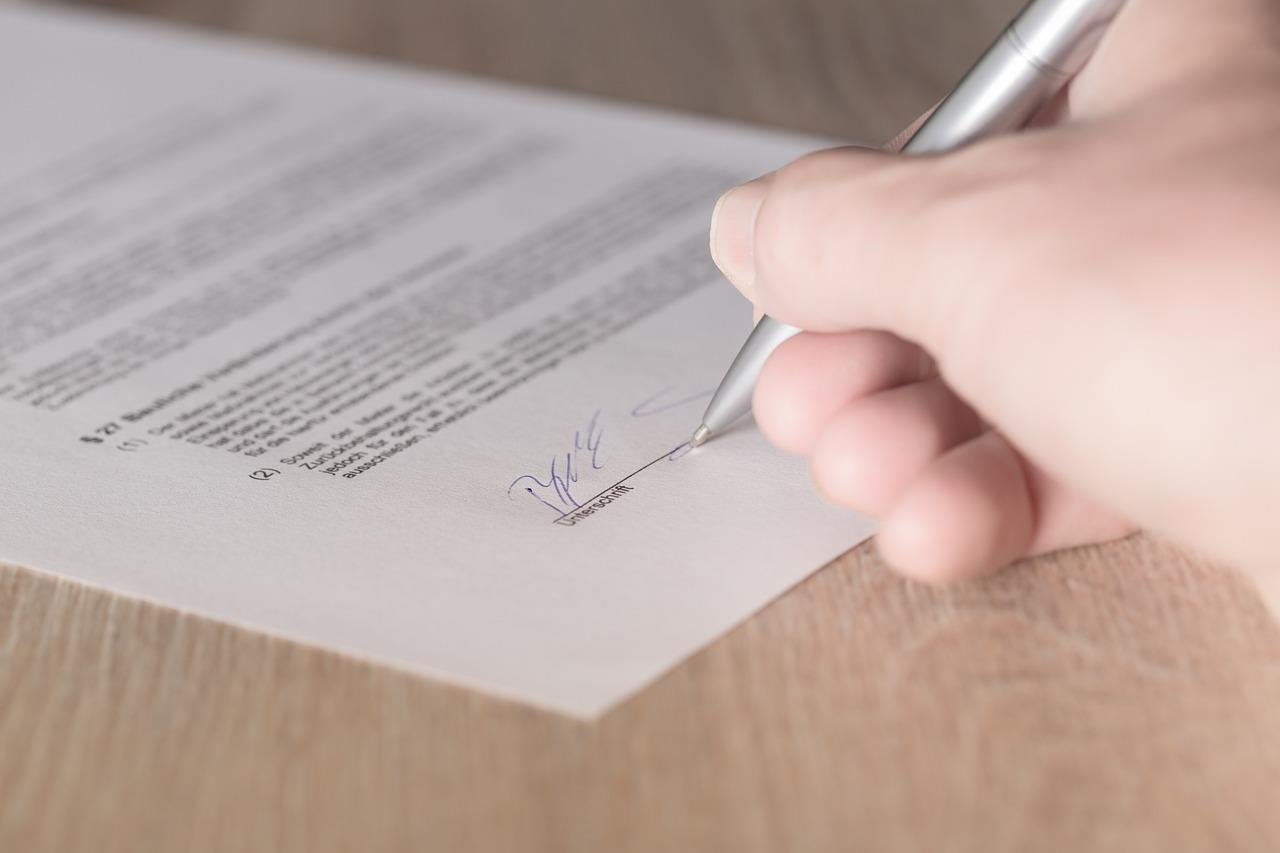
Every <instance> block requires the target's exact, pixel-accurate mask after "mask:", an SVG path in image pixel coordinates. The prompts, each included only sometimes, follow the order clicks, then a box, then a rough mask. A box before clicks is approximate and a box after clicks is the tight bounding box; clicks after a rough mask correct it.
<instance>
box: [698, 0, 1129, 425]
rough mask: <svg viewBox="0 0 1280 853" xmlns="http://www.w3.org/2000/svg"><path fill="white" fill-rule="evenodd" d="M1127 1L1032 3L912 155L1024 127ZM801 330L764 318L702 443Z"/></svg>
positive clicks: (722, 391) (711, 414)
mask: <svg viewBox="0 0 1280 853" xmlns="http://www.w3.org/2000/svg"><path fill="white" fill-rule="evenodd" d="M1123 5H1124V0H1031V2H1030V3H1028V4H1027V5H1026V6H1025V7H1024V8H1023V10H1022V11H1021V12H1020V13H1019V14H1018V16H1017V17H1016V18H1014V20H1013V22H1012V23H1011V24H1009V26H1008V27H1007V28H1006V29H1005V31H1004V32H1003V33H1001V34H1000V37H999V38H998V39H996V42H995V44H993V45H992V46H991V47H990V48H989V49H988V50H987V52H986V53H985V54H983V56H982V58H981V59H979V60H978V62H977V64H976V65H974V66H973V68H971V69H970V70H969V72H968V73H967V74H966V75H965V76H964V78H963V79H962V80H961V81H960V83H959V84H958V85H957V86H956V88H955V89H954V90H953V91H952V92H951V94H950V95H948V96H947V98H946V99H945V100H944V101H943V102H942V103H941V104H939V105H938V108H937V109H936V110H934V112H933V114H932V115H931V116H930V117H929V119H928V120H927V121H926V122H925V123H924V124H923V125H922V126H921V127H920V129H919V130H917V131H916V133H915V134H914V135H913V136H912V137H911V140H910V141H909V142H907V144H906V145H905V146H903V149H902V153H904V154H928V153H937V152H942V151H950V150H952V149H955V148H960V147H963V146H964V145H967V144H969V143H970V142H973V141H975V140H977V139H980V138H982V137H985V136H994V135H996V134H1000V133H1007V132H1010V131H1015V130H1019V129H1021V128H1022V127H1024V126H1025V125H1026V123H1027V122H1028V121H1030V120H1031V118H1032V117H1033V116H1035V114H1036V112H1037V111H1039V110H1040V109H1041V108H1042V107H1043V106H1044V105H1045V104H1046V103H1048V102H1049V100H1050V99H1052V98H1053V97H1054V96H1055V95H1056V94H1057V93H1058V92H1060V91H1061V90H1062V89H1063V87H1065V86H1066V84H1067V82H1068V81H1070V79H1071V78H1072V77H1073V76H1075V75H1076V74H1077V73H1078V72H1079V71H1080V69H1082V68H1084V65H1085V63H1086V62H1088V60H1089V57H1090V56H1092V55H1093V51H1094V49H1095V48H1096V47H1097V46H1098V42H1099V41H1101V39H1102V35H1103V33H1104V32H1105V31H1106V29H1107V27H1108V25H1110V23H1111V21H1112V19H1114V18H1115V16H1116V14H1117V13H1118V12H1119V11H1120V7H1122V6H1123ZM799 331H800V330H799V329H797V328H795V327H794V326H788V325H786V324H785V323H780V322H778V321H777V320H774V319H772V318H771V317H762V318H761V319H760V322H759V323H757V324H756V327H755V329H754V330H753V331H752V332H751V335H750V336H749V337H748V338H747V342H746V343H745V344H743V346H742V349H741V350H739V352H738V355H737V357H736V358H735V359H734V360H733V364H731V365H730V366H729V371H728V372H727V373H726V374H725V376H724V379H722V380H721V381H720V386H719V387H718V388H717V389H716V393H715V395H714V396H713V397H712V398H711V403H710V404H709V405H708V406H707V411H706V413H705V414H704V415H703V416H702V423H701V424H700V425H699V426H698V428H697V430H696V431H695V432H694V433H693V439H692V440H691V443H692V444H693V446H694V447H697V446H698V445H700V444H703V443H704V442H706V441H707V440H708V439H709V438H711V437H712V436H714V435H716V434H718V433H720V432H721V431H723V430H724V429H726V428H727V427H728V426H730V425H731V424H732V423H733V422H734V421H737V420H738V419H739V418H741V417H743V416H744V415H746V414H747V413H748V412H749V411H751V394H752V391H753V390H754V388H755V384H756V378H757V377H758V376H759V375H760V368H761V367H763V366H764V362H765V360H766V359H767V358H768V357H769V354H770V353H771V352H773V351H774V350H775V349H776V348H777V347H778V346H779V345H780V344H781V343H782V342H783V341H785V340H787V339H788V338H790V337H792V336H793V335H795V334H796V333H797V332H799Z"/></svg>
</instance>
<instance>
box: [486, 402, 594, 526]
mask: <svg viewBox="0 0 1280 853" xmlns="http://www.w3.org/2000/svg"><path fill="white" fill-rule="evenodd" d="M603 439H604V427H602V426H600V412H599V411H598V410H597V411H596V413H595V414H594V415H592V416H591V420H590V421H589V422H588V423H587V426H586V428H585V429H580V430H575V431H574V433H573V447H572V449H571V450H569V451H568V452H566V453H562V454H560V455H558V456H553V457H552V458H551V467H550V469H549V471H548V473H547V474H546V477H545V479H544V478H542V477H539V476H538V475H536V474H521V475H520V476H519V477H516V478H515V479H514V480H512V481H511V485H510V486H508V487H507V497H508V498H509V499H513V500H514V499H515V497H516V495H519V494H522V493H523V494H527V495H530V496H532V497H533V498H534V499H535V500H537V501H538V502H539V503H541V504H542V505H543V506H545V507H547V508H548V509H551V510H554V511H555V513H556V514H557V515H560V514H562V513H564V512H566V511H568V510H575V509H577V508H578V507H580V506H581V504H580V503H578V501H577V499H576V498H575V497H574V496H573V487H574V486H575V485H576V484H577V482H578V479H579V477H580V476H581V475H582V474H583V473H584V468H583V466H590V467H589V468H586V470H585V472H586V473H589V472H590V471H599V470H600V469H602V468H603V467H604V464H603V463H602V462H601V461H600V442H601V441H602V440H603Z"/></svg>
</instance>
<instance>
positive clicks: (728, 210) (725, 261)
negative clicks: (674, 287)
mask: <svg viewBox="0 0 1280 853" xmlns="http://www.w3.org/2000/svg"><path fill="white" fill-rule="evenodd" d="M767 189H768V182H767V181H766V179H765V178H757V179H756V180H754V181H750V182H749V183H745V184H742V185H741V186H737V187H734V188H733V189H731V190H729V191H728V192H727V193H725V194H724V195H722V196H720V200H719V201H718V202H716V209H715V210H714V211H713V212H712V214H711V259H712V260H713V261H715V262H716V266H718V267H719V268H720V272H722V273H724V275H725V278H727V279H729V281H730V282H731V283H732V284H733V286H734V287H736V288H738V290H740V291H742V295H743V296H745V297H747V298H748V299H751V300H752V301H754V299H755V285H756V260H755V233H756V216H757V215H758V214H759V213H760V204H761V203H762V202H763V201H764V197H765V192H766V191H767Z"/></svg>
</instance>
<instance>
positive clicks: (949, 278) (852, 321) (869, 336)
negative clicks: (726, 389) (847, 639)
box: [712, 0, 1280, 605]
mask: <svg viewBox="0 0 1280 853" xmlns="http://www.w3.org/2000/svg"><path fill="white" fill-rule="evenodd" d="M1278 102H1280V6H1277V5H1276V4H1274V3H1271V2H1268V0H1212V2H1210V0H1130V3H1129V5H1128V6H1127V7H1126V9H1125V11H1124V12H1123V13H1122V14H1121V16H1120V18H1119V19H1118V20H1117V21H1116V23H1115V25H1114V26H1113V29H1112V31H1111V32H1110V33H1109V34H1108V36H1107V38H1106V39H1105V40H1104V42H1103V44H1102V45H1101V47H1100V49H1099V52H1098V54H1097V55H1096V56H1095V57H1094V59H1093V61H1092V62H1091V63H1090V64H1089V66H1088V67H1087V68H1086V69H1085V71H1084V73H1083V74H1081V75H1080V77H1078V78H1077V79H1076V80H1075V81H1074V82H1073V84H1072V85H1071V87H1070V89H1069V91H1068V92H1067V93H1066V95H1065V97H1063V98H1061V99H1059V101H1058V102H1057V103H1056V104H1055V105H1054V107H1053V109H1052V110H1051V111H1050V112H1049V113H1048V114H1046V115H1045V116H1044V117H1043V120H1042V121H1041V122H1038V123H1039V124H1040V125H1042V126H1040V127H1038V128H1036V129H1034V130H1029V131H1027V132H1025V133H1022V134H1018V135H1016V136H1008V137H1003V138H999V139H993V140H988V141H985V142H982V143H979V144H976V145H973V146H971V147H969V148H967V149H965V150H963V151H960V152H956V153H952V154H947V155H941V156H930V157H911V158H907V157H898V156H893V155H889V154H883V153H877V152H870V151H865V150H859V149H840V150H835V151H828V152H821V153H818V154H814V155H810V156H808V157H805V158H802V159H801V160H799V161H797V162H795V163H793V164H791V165H789V166H786V167H784V168H782V169H781V170H779V171H777V172H774V173H772V174H770V175H767V176H765V177H763V178H760V179H758V180H756V181H753V182H751V183H749V184H746V185H744V186H742V187H739V188H737V189H735V190H732V191H731V192H730V193H728V194H727V195H726V196H725V198H724V199H723V200H722V203H721V204H720V205H718V206H717V214H716V216H715V217H714V221H713V225H712V251H713V254H714V256H715V257H716V261H717V263H718V264H719V266H720V268H721V269H722V270H723V271H724V273H725V275H726V276H727V277H728V278H729V279H730V280H731V281H732V282H733V283H734V284H735V285H736V286H737V287H738V289H739V290H741V291H742V292H743V293H744V295H746V296H747V297H748V298H749V299H751V300H752V301H753V302H754V303H755V305H756V307H757V309H759V310H763V311H764V312H766V313H768V314H770V315H772V316H774V317H775V318H777V319H779V320H781V321H783V322H785V323H790V324H792V325H796V326H799V327H801V328H803V329H806V330H809V331H806V332H805V333H803V334H801V335H799V336H797V337H795V338H793V339H791V340H790V341H788V342H787V343H786V344H784V345H783V346H782V347H780V348H779V350H778V351H777V352H776V353H775V354H774V355H773V356H772V357H771V359H770V360H769V362H768V363H767V364H766V366H765V369H764V372H763V373H762V375H761V377H760V381H759V385H758V387H757V389H756V395H755V413H756V420H757V422H758V423H759V425H760V428H761V429H762V430H763V431H764V433H765V434H766V435H767V436H768V437H769V438H770V439H771V440H772V441H773V442H774V443H775V444H777V445H778V446H779V447H781V448H783V449H785V450H788V451H792V452H796V453H802V454H806V455H808V456H809V457H810V459H811V463H812V471H813V476H814V479H815V480H816V482H817V484H818V486H819V488H820V489H821V491H822V492H824V493H825V494H826V495H827V496H828V497H829V498H830V499H832V500H834V501H836V502H837V503H840V504H844V505H847V506H849V507H852V508H855V509H857V510H860V511H863V512H866V513H868V514H871V515H874V516H877V517H879V518H881V519H882V526H881V532H880V535H879V543H880V548H881V550H882V552H883V553H884V555H885V557H886V559H887V560H888V561H889V562H890V563H891V564H893V565H895V566H896V567H897V568H899V569H900V570H902V571H903V572H905V573H907V574H909V575H911V576H914V577H916V578H920V579H924V580H929V581H944V580H950V579H955V578H960V577H966V576H971V575H975V574H980V573H983V572H987V571H990V570H993V569H995V568H998V567H1000V566H1003V565H1005V564H1007V563H1009V562H1011V561H1013V560H1016V559H1018V558H1020V557H1023V556H1027V555H1031V554H1036V553H1041V552H1044V551H1049V550H1053V549H1058V548H1062V547H1066V546H1070V545H1075V544H1080V543H1085V542H1093V541H1100V540H1106V539H1110V538H1114V537H1118V536H1121V535H1124V534H1126V533H1128V532H1129V531H1131V530H1132V529H1134V528H1135V526H1141V527H1146V528H1149V529H1152V530H1154V531H1158V532H1160V533H1163V534H1167V535H1169V536H1171V537H1173V538H1175V539H1178V540H1180V541H1182V542H1184V543H1186V544H1189V545H1191V546H1193V547H1197V548H1199V549H1202V550H1204V551H1207V552H1209V553H1211V554H1214V555H1216V556H1219V557H1223V558H1226V559H1229V560H1232V561H1234V562H1236V563H1237V564H1239V565H1241V566H1243V567H1245V568H1248V569H1252V570H1253V571H1254V572H1255V574H1258V575H1259V576H1260V579H1261V580H1262V581H1263V583H1264V588H1265V587H1266V585H1267V584H1268V583H1270V584H1271V588H1270V590H1269V594H1270V596H1271V601H1272V603H1273V605H1274V604H1277V603H1280V589H1277V588H1276V578H1275V575H1274V574H1272V575H1271V576H1270V577H1269V578H1267V577H1262V576H1263V575H1265V574H1266V572H1267V570H1268V569H1269V568H1270V566H1271V565H1274V557H1273V556H1272V553H1271V552H1272V551H1273V550H1274V549H1275V548H1276V547H1277V546H1280V519H1277V518H1276V517H1275V516H1276V514H1277V513H1278V512H1280V450H1278V449H1277V440H1280V284H1277V283H1276V282H1275V281H1274V276H1275V274H1276V271H1277V270H1278V269H1280V241H1278V240H1277V239H1276V234H1275V227H1276V223H1277V222H1280V110H1277V109H1276V107H1277V105H1278Z"/></svg>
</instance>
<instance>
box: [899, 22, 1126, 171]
mask: <svg viewBox="0 0 1280 853" xmlns="http://www.w3.org/2000/svg"><path fill="white" fill-rule="evenodd" d="M1123 5H1124V0H1034V2H1032V3H1029V4H1027V6H1026V8H1024V9H1023V10H1022V12H1021V14H1019V15H1018V17H1017V18H1016V19H1014V21H1013V23H1012V24H1010V25H1009V27H1008V28H1007V29H1005V31H1004V32H1002V33H1001V34H1000V37H999V38H998V39H997V40H996V42H995V44H993V45H992V46H991V49H990V50H988V51H987V52H986V53H985V54H983V56H982V59H980V60H979V61H978V63H977V64H976V65H974V66H973V68H971V69H970V70H969V73H968V74H966V75H965V77H964V79H963V80H961V81H960V83H959V85H957V86H956V88H955V90H954V91H953V92H952V93H951V94H950V96H948V97H947V99H946V100H945V101H943V102H942V104H940V105H939V106H938V108H937V109H936V110H935V111H934V113H933V115H931V116H930V117H929V120H928V121H926V122H925V123H924V125H923V126H922V127H921V128H920V130H918V131H917V132H916V134H915V135H914V136H913V137H912V138H911V141H910V142H908V143H907V144H906V145H905V146H904V147H903V149H902V150H903V152H904V153H908V154H931V153H940V152H943V151H950V150H953V149H956V148H960V147H963V146H965V145H968V144H969V143H971V142H974V141H977V140H978V139H981V138H983V137H987V136H995V135H998V134H1002V133H1009V132H1011V131H1015V130H1019V129H1020V128H1022V127H1024V126H1025V125H1026V124H1027V122H1029V121H1030V120H1031V119H1032V118H1033V117H1034V116H1035V114H1036V113H1037V112H1038V111H1039V110H1040V109H1041V108H1042V107H1043V106H1044V105H1045V104H1046V103H1047V102H1048V101H1049V100H1050V99H1052V98H1053V96H1054V95H1056V94H1057V93H1058V91H1059V90H1061V89H1062V87H1063V86H1064V85H1066V83H1067V82H1068V81H1069V80H1070V79H1071V77H1072V76H1074V75H1075V74H1076V73H1078V72H1079V71H1080V69H1081V68H1083V67H1084V65H1085V63H1086V62H1088V60H1089V57H1090V56H1091V55H1092V54H1093V51H1094V50H1095V49H1096V48H1097V46H1098V42H1099V41H1101V39H1102V36H1103V34H1104V33H1105V32H1106V30H1107V27H1108V25H1109V24H1110V23H1111V21H1112V19H1114V18H1115V16H1116V14H1117V13H1118V12H1119V11H1120V8H1121V7H1122V6H1123Z"/></svg>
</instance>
